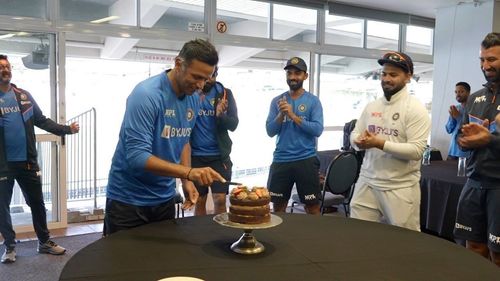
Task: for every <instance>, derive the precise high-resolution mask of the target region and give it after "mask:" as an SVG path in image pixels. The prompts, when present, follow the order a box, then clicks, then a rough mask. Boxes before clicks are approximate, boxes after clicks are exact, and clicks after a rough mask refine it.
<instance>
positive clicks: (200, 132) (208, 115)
mask: <svg viewBox="0 0 500 281" xmlns="http://www.w3.org/2000/svg"><path fill="white" fill-rule="evenodd" d="M217 74H218V68H217V67H216V68H215V71H214V73H213V75H212V77H211V78H210V79H209V80H208V81H207V82H206V84H205V87H204V88H203V93H202V94H200V111H199V112H198V119H197V120H196V125H195V127H194V129H193V132H192V133H191V140H190V142H191V166H192V167H194V168H198V167H211V168H212V169H214V170H215V171H217V172H218V173H219V174H221V175H222V176H223V177H224V178H225V179H226V180H227V181H231V168H232V166H233V163H232V162H231V158H230V157H229V154H230V153H231V146H232V144H233V143H232V141H231V139H230V138H229V134H228V130H230V131H234V130H236V127H237V126H238V110H237V108H236V102H235V100H234V96H233V93H232V92H231V90H230V89H228V88H224V86H223V85H222V84H221V83H219V82H217V81H216V78H217ZM196 188H197V189H198V193H199V194H200V197H199V198H198V201H197V202H196V207H195V211H194V213H195V215H206V213H207V210H206V202H207V194H208V187H207V186H200V185H199V184H196ZM210 189H211V191H212V199H213V201H214V212H215V214H220V213H224V212H226V194H227V193H228V191H229V187H228V184H227V183H222V182H213V183H212V185H211V186H210Z"/></svg>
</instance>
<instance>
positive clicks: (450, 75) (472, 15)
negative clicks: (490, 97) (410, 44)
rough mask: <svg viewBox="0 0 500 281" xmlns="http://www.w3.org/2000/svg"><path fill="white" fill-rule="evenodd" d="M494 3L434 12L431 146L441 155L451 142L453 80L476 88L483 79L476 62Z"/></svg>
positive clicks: (444, 156)
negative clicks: (448, 128) (449, 123)
mask: <svg viewBox="0 0 500 281" xmlns="http://www.w3.org/2000/svg"><path fill="white" fill-rule="evenodd" d="M497 5H498V3H497ZM493 6H494V1H491V2H487V3H483V4H481V5H478V6H476V7H475V6H474V5H473V4H472V3H470V4H461V5H457V6H454V7H448V8H442V9H439V10H438V11H437V12H436V28H435V35H434V37H435V38H434V39H435V41H434V43H435V45H434V87H433V97H432V130H431V136H432V137H431V146H433V147H436V148H438V149H439V150H440V151H441V154H442V155H443V158H446V156H447V153H448V146H449V143H450V135H448V134H447V133H446V130H445V128H444V126H445V124H446V122H447V121H448V116H449V114H448V108H449V106H450V105H451V104H456V101H455V94H454V91H455V84H456V83H457V82H459V81H465V82H467V83H469V84H470V85H471V88H472V89H471V92H475V91H477V90H479V89H481V88H482V84H484V83H485V82H486V81H485V79H484V76H483V73H482V71H481V69H480V65H479V50H480V46H481V41H482V40H483V38H484V36H485V35H486V34H487V33H489V32H492V27H493V15H494V9H493ZM497 16H499V17H500V14H499V13H497Z"/></svg>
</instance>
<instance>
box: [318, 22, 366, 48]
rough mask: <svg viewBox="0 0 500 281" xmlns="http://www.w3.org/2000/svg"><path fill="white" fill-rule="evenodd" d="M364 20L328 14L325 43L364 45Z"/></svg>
mask: <svg viewBox="0 0 500 281" xmlns="http://www.w3.org/2000/svg"><path fill="white" fill-rule="evenodd" d="M363 29H364V20H362V19H357V18H349V17H341V16H332V15H326V18H325V43H326V44H335V45H343V46H352V47H360V48H361V47H363Z"/></svg>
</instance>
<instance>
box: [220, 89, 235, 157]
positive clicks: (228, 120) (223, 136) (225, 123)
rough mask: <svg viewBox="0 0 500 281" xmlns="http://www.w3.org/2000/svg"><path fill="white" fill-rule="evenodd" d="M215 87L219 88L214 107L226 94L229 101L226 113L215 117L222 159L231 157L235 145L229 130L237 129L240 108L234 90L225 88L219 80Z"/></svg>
mask: <svg viewBox="0 0 500 281" xmlns="http://www.w3.org/2000/svg"><path fill="white" fill-rule="evenodd" d="M214 87H216V89H217V94H216V96H215V104H214V108H217V104H218V103H219V101H221V100H222V99H223V98H224V96H225V98H226V99H227V102H228V104H227V112H226V114H223V115H220V116H219V117H217V118H216V119H215V120H216V125H217V132H216V134H217V143H218V144H219V151H220V156H221V159H222V160H226V159H229V154H231V148H232V146H233V142H232V141H231V138H230V137H229V133H228V130H229V131H231V132H233V131H234V130H236V127H238V122H239V119H238V109H237V107H236V101H235V100H234V96H233V92H231V90H230V89H228V88H224V86H223V85H222V84H221V83H219V82H217V83H216V84H215V86H214Z"/></svg>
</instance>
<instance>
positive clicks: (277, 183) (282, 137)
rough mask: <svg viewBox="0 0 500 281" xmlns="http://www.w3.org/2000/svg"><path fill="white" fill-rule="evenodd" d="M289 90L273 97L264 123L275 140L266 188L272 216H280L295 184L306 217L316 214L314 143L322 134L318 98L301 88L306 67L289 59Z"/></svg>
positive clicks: (320, 108)
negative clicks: (276, 214) (269, 195)
mask: <svg viewBox="0 0 500 281" xmlns="http://www.w3.org/2000/svg"><path fill="white" fill-rule="evenodd" d="M284 69H285V71H286V82H287V84H288V86H289V87H290V90H289V91H286V92H284V93H282V94H280V95H279V96H277V97H275V98H274V99H273V100H272V102H271V106H270V109H269V115H268V117H267V121H266V130H267V134H268V135H269V136H270V137H274V136H277V138H276V149H275V150H274V157H273V163H272V165H271V168H270V171H269V178H268V182H267V185H268V188H269V191H270V194H271V201H272V202H273V209H274V211H275V212H284V211H285V210H286V207H287V204H288V200H289V199H290V195H291V191H292V187H293V185H294V184H296V187H297V192H298V194H299V197H300V201H301V202H302V203H304V205H305V210H306V212H307V213H308V214H319V212H320V207H319V196H320V186H319V177H318V173H319V160H318V157H317V155H316V141H317V138H318V137H319V136H320V135H321V133H322V132H323V108H322V106H321V102H320V101H319V99H318V97H317V96H315V95H313V94H311V93H310V92H308V91H306V90H304V88H303V87H302V85H303V83H304V81H305V80H306V79H307V77H308V74H307V65H306V63H305V62H304V60H303V59H301V58H298V57H293V58H291V59H289V60H288V61H287V63H286V66H285V68H284Z"/></svg>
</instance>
